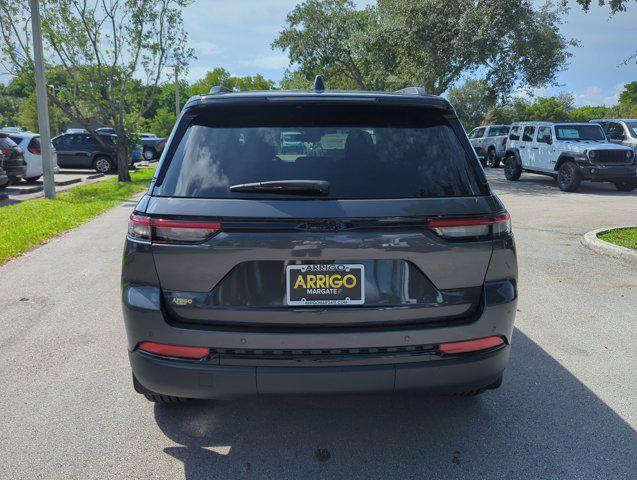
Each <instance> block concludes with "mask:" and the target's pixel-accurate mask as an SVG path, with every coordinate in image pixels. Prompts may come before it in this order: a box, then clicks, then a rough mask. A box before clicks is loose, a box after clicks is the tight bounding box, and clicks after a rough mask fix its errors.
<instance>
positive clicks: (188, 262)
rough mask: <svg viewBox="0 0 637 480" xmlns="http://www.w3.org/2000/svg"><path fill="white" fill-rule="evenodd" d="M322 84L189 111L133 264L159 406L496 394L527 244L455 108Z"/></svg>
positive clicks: (145, 375) (155, 188)
mask: <svg viewBox="0 0 637 480" xmlns="http://www.w3.org/2000/svg"><path fill="white" fill-rule="evenodd" d="M321 84H322V82H321V81H320V79H317V81H316V83H315V88H314V90H313V91H310V92H299V91H287V92H286V91H277V92H241V93H231V92H229V91H227V90H224V89H223V88H219V87H217V88H214V89H213V90H212V92H211V94H210V95H198V96H195V97H193V98H192V99H191V100H190V101H189V102H188V103H187V104H186V106H185V107H184V110H183V114H182V115H181V117H180V118H179V119H178V121H177V125H176V127H175V130H174V133H173V136H172V137H171V140H170V142H169V144H168V145H167V147H166V148H167V151H166V153H165V155H164V156H163V159H162V162H161V165H160V167H159V168H158V169H157V172H156V174H155V179H154V181H153V182H152V183H151V187H150V189H149V191H148V193H147V195H146V196H144V197H143V199H142V200H141V201H140V202H139V204H138V205H137V207H136V208H135V211H134V213H133V214H132V215H131V217H130V223H129V230H128V236H127V239H126V246H125V251H124V258H123V262H122V289H123V290H122V300H123V307H124V321H125V324H126V331H127V334H128V349H129V356H130V361H131V366H132V370H133V383H134V387H135V389H136V390H137V391H138V392H139V393H142V394H145V395H146V397H147V398H148V399H149V400H151V401H155V402H162V403H175V402H179V401H180V400H181V399H183V398H220V397H230V396H241V395H271V394H320V393H344V392H370V391H377V390H378V391H403V390H413V389H419V390H430V391H436V392H445V393H462V394H465V395H475V394H478V393H481V392H483V391H485V390H486V389H494V388H498V387H499V386H500V384H501V382H502V373H503V371H504V368H505V366H506V365H507V362H508V359H509V353H510V350H511V347H510V344H511V339H512V334H513V321H514V318H515V312H516V302H517V263H516V254H515V245H514V237H513V234H512V232H511V224H510V221H509V214H508V213H507V211H506V209H505V207H504V205H503V204H502V202H501V201H500V200H499V199H498V197H497V196H496V195H495V194H494V193H493V192H492V191H491V189H490V188H489V184H488V182H487V179H486V177H485V174H484V171H483V169H482V167H481V166H480V164H479V162H478V159H477V157H476V155H475V153H474V151H473V149H472V148H471V145H470V143H469V141H468V139H467V136H466V134H465V132H464V130H463V128H462V126H461V124H460V122H459V121H458V119H457V117H456V115H455V113H454V110H453V108H452V107H451V105H450V104H449V103H448V102H447V101H446V100H445V99H443V98H440V97H433V96H427V95H424V94H423V93H422V89H419V88H410V89H405V90H402V91H400V92H396V93H378V92H361V91H356V92H346V91H338V92H337V91H334V92H330V91H327V90H324V89H323V88H319V87H321V86H322V85H321ZM215 92H216V93H215ZM291 138H294V141H295V142H298V143H299V144H300V143H303V145H304V148H303V151H300V150H299V151H298V152H297V153H295V154H291V153H290V149H289V148H288V147H289V144H290V142H289V140H290V139H291Z"/></svg>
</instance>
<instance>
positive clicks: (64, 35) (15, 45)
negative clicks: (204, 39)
mask: <svg viewBox="0 0 637 480" xmlns="http://www.w3.org/2000/svg"><path fill="white" fill-rule="evenodd" d="M188 3H189V0H157V1H150V0H46V1H44V2H42V34H43V43H44V48H45V57H46V58H47V61H48V62H49V65H48V66H49V68H50V69H51V68H52V69H54V70H59V71H62V72H64V73H65V74H66V77H67V81H68V82H67V83H66V84H65V85H63V86H61V87H60V88H59V89H58V90H57V91H56V90H54V91H49V101H50V103H51V104H52V105H53V106H55V107H57V108H59V109H61V110H62V111H63V112H64V113H65V114H66V115H67V116H68V117H69V118H71V119H73V120H74V121H75V122H77V123H79V124H80V125H82V126H83V127H84V128H86V129H87V130H88V131H90V132H91V133H92V134H93V135H94V136H95V138H96V139H97V141H99V142H100V143H103V140H102V139H101V137H100V136H99V135H97V134H96V133H95V132H94V131H93V129H92V124H93V122H94V121H98V122H100V123H103V124H105V125H110V126H112V127H113V128H114V129H115V133H116V134H117V142H116V152H117V162H118V177H119V180H120V181H130V175H129V173H128V159H129V158H130V155H131V149H132V148H134V145H135V133H134V132H135V130H136V125H134V124H132V123H131V122H130V119H131V118H139V117H141V116H143V113H144V112H145V111H147V110H148V109H150V108H151V107H152V105H153V104H154V101H155V97H156V95H157V92H158V91H159V85H160V82H162V80H163V79H164V76H165V69H166V67H167V66H168V64H169V63H170V62H176V63H177V64H180V65H183V66H184V67H185V64H186V62H187V60H188V59H189V58H191V57H192V54H193V53H192V50H191V49H187V48H186V47H185V42H186V38H187V35H186V32H185V31H184V29H183V20H182V15H181V10H182V8H183V7H184V6H185V5H187V4H188ZM29 15H30V12H29V8H28V6H27V2H0V38H2V40H3V42H2V44H1V45H0V48H1V49H2V53H3V54H4V56H3V59H4V61H5V63H4V64H3V66H4V67H5V69H6V70H7V71H8V72H9V73H11V74H13V75H15V76H20V75H25V74H26V75H27V78H29V79H30V82H33V75H32V73H31V72H32V71H33V59H32V52H31V37H30V30H29V28H28V26H29V21H28V19H29ZM22 26H24V29H23V30H19V28H20V27H22ZM31 88H33V83H31ZM140 92H141V95H136V93H140ZM133 111H135V113H136V114H133V115H131V112H133Z"/></svg>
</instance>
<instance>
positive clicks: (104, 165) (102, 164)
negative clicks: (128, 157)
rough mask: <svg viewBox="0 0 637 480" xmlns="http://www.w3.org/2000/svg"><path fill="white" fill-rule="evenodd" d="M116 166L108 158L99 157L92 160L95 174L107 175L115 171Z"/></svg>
mask: <svg viewBox="0 0 637 480" xmlns="http://www.w3.org/2000/svg"><path fill="white" fill-rule="evenodd" d="M116 167H117V166H116V165H115V163H114V162H113V160H112V159H111V158H110V157H107V156H105V155H100V156H99V157H95V160H93V169H94V170H95V171H96V172H97V173H109V172H112V171H113V170H115V168H116Z"/></svg>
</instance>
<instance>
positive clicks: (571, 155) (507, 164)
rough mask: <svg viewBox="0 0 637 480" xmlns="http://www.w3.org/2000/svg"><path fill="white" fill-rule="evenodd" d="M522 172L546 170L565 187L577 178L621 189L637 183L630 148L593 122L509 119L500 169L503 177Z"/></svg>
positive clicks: (572, 187) (569, 188) (572, 185)
mask: <svg viewBox="0 0 637 480" xmlns="http://www.w3.org/2000/svg"><path fill="white" fill-rule="evenodd" d="M522 172H531V173H539V174H543V175H550V176H552V177H554V178H556V179H557V183H558V185H559V187H560V189H561V190H563V191H565V192H574V191H575V190H577V189H578V188H579V186H580V183H581V182H582V180H590V181H592V182H611V183H613V184H614V185H615V187H616V188H617V190H620V191H622V192H629V191H632V190H634V189H635V187H637V163H636V162H635V152H634V151H633V149H632V148H629V147H625V146H622V145H616V144H613V143H609V142H608V140H607V139H606V135H605V134H604V131H603V130H602V128H601V127H600V126H599V125H598V124H594V123H552V122H519V123H514V124H513V125H511V131H510V132H509V140H508V142H507V150H506V154H505V159H504V174H505V176H506V178H507V180H511V181H516V180H518V179H519V178H520V175H522Z"/></svg>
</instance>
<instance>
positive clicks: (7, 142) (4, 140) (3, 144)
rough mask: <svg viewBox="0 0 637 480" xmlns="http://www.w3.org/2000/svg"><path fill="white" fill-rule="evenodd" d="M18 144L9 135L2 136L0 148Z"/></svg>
mask: <svg viewBox="0 0 637 480" xmlns="http://www.w3.org/2000/svg"><path fill="white" fill-rule="evenodd" d="M16 145H17V144H16V143H15V142H14V141H13V140H11V139H10V138H9V137H0V148H13V147H15V146H16Z"/></svg>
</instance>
